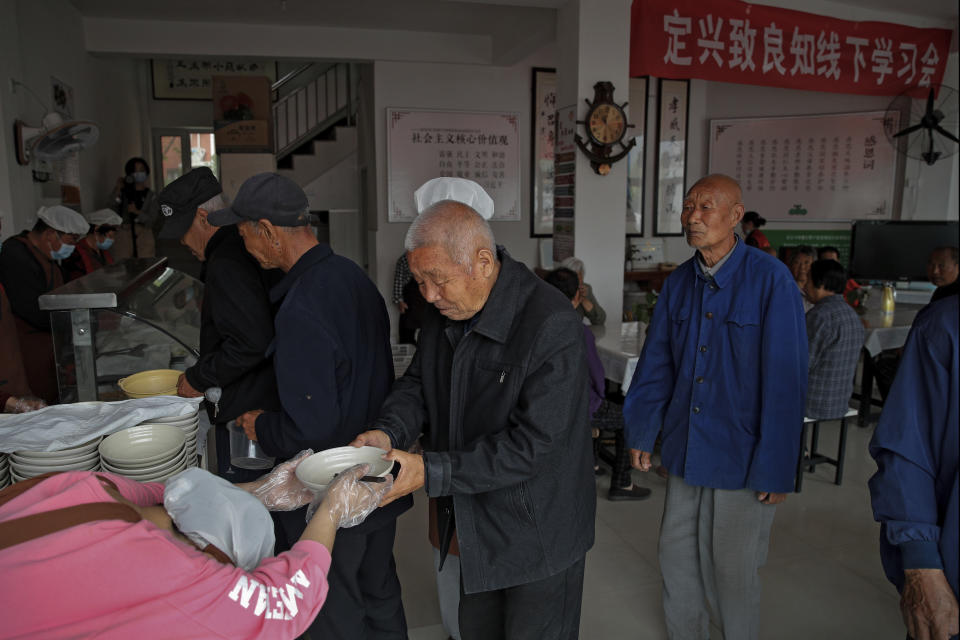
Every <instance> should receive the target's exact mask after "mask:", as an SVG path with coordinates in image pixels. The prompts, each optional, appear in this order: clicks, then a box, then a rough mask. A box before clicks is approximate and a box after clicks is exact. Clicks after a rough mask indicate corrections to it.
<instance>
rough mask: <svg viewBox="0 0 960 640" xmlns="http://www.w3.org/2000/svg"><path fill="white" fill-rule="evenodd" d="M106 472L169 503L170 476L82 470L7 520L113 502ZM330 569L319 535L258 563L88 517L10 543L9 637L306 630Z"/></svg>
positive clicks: (6, 583) (44, 485)
mask: <svg viewBox="0 0 960 640" xmlns="http://www.w3.org/2000/svg"><path fill="white" fill-rule="evenodd" d="M97 475H102V476H104V477H107V478H110V479H111V480H112V481H113V482H114V483H115V484H116V485H117V488H118V489H119V491H120V493H121V494H122V495H123V496H124V497H125V498H126V499H128V500H130V501H131V502H133V503H134V504H137V505H139V506H148V505H156V504H162V503H163V485H162V484H159V483H148V484H140V483H138V482H135V481H133V480H129V479H127V478H124V477H121V476H116V475H113V474H110V473H102V474H97V473H93V472H89V471H73V472H67V473H61V474H59V475H56V476H53V477H50V478H48V479H46V480H44V481H42V482H40V483H39V484H38V485H37V486H35V487H34V488H32V489H30V490H29V491H27V492H25V493H23V494H22V495H20V496H18V497H16V498H14V499H13V500H11V501H10V502H8V503H7V504H5V505H3V506H2V507H0V522H3V521H7V520H12V519H15V518H19V517H22V516H26V515H30V514H33V513H40V512H43V511H49V510H53V509H60V508H63V507H68V506H72V505H77V504H83V503H89V502H109V501H113V498H111V497H110V495H109V494H108V493H107V492H106V491H105V490H104V489H103V486H102V485H101V483H100V481H99V480H98V479H97V477H96V476H97ZM329 569H330V552H329V550H327V548H326V547H324V546H323V545H321V544H319V543H316V542H312V541H302V542H298V543H297V544H295V545H294V546H293V549H291V550H290V551H287V552H285V553H281V554H280V555H278V556H276V557H271V558H268V559H266V560H264V561H263V562H261V563H260V565H259V566H258V567H257V568H256V569H255V570H254V571H252V572H250V573H248V572H246V571H243V570H242V569H239V568H236V567H233V566H230V565H225V564H222V563H220V562H218V561H217V560H215V559H213V558H212V557H210V556H208V555H206V554H204V553H202V552H200V551H199V550H197V549H196V548H195V547H193V546H191V545H189V544H186V543H183V542H180V541H179V540H177V539H175V538H174V537H173V536H172V535H171V534H170V533H169V532H167V531H164V530H162V529H160V528H158V527H157V526H156V525H154V524H153V523H151V522H148V521H146V520H142V521H140V522H137V523H134V524H131V523H128V522H123V521H120V520H109V521H107V520H104V521H98V522H91V523H88V524H81V525H77V526H74V527H71V528H69V529H65V530H63V531H59V532H57V533H53V534H50V535H47V536H44V537H42V538H38V539H34V540H31V541H28V542H24V543H21V544H18V545H14V546H12V547H9V548H7V549H4V550H2V551H0V575H2V576H3V579H2V580H0V621H2V622H0V638H27V637H29V638H78V637H88V636H96V637H97V638H124V639H126V638H177V639H178V640H181V639H186V638H230V639H232V640H236V639H239V638H270V639H271V640H276V639H281V638H295V637H296V636H298V635H300V634H301V633H303V632H304V631H305V630H306V629H307V627H308V626H309V625H310V623H311V622H312V621H313V619H314V617H315V616H316V615H317V613H318V612H319V611H320V608H321V606H322V605H323V602H324V600H325V599H326V596H327V578H326V576H327V572H328V571H329Z"/></svg>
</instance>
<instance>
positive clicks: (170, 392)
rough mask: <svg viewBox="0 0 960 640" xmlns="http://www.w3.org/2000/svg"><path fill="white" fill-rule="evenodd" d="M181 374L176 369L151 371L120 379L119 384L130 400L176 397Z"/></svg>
mask: <svg viewBox="0 0 960 640" xmlns="http://www.w3.org/2000/svg"><path fill="white" fill-rule="evenodd" d="M181 373H183V372H182V371H177V370H176V369H151V370H149V371H141V372H140V373H135V374H133V375H132V376H128V377H126V378H120V379H119V380H118V381H117V384H118V385H120V390H121V391H123V393H124V394H125V395H126V396H127V397H128V398H150V397H153V396H175V395H177V380H179V379H180V374H181Z"/></svg>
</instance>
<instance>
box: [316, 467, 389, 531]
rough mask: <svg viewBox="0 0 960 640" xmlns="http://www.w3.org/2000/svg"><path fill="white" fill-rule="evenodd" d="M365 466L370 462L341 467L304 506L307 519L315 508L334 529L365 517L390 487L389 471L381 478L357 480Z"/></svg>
mask: <svg viewBox="0 0 960 640" xmlns="http://www.w3.org/2000/svg"><path fill="white" fill-rule="evenodd" d="M369 470H370V465H368V464H358V465H356V466H353V467H350V468H349V469H346V470H344V471H341V472H340V474H339V475H338V476H337V477H336V478H334V480H333V482H331V483H330V484H329V486H327V490H326V492H325V493H322V494H319V495H318V496H317V498H318V500H317V501H315V502H314V503H313V504H311V505H310V508H309V509H307V521H309V520H310V518H311V517H313V514H314V512H315V511H316V510H317V509H318V508H319V509H320V510H321V511H325V512H326V513H328V514H329V517H330V519H331V520H332V521H333V524H334V526H335V527H337V528H338V529H339V528H345V529H346V528H349V527H355V526H357V525H358V524H360V523H361V522H363V521H364V520H366V519H367V516H369V515H370V514H371V513H373V510H374V509H376V508H377V507H378V506H380V500H382V499H383V496H385V495H386V494H387V492H388V491H390V489H391V488H392V487H393V476H389V475H388V476H386V477H385V478H384V481H383V482H366V481H362V480H360V478H362V477H363V476H364V475H366V473H367V472H368V471H369ZM320 499H322V502H320Z"/></svg>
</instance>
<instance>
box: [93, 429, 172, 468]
mask: <svg viewBox="0 0 960 640" xmlns="http://www.w3.org/2000/svg"><path fill="white" fill-rule="evenodd" d="M186 440H187V437H186V435H185V434H184V433H183V430H182V429H179V428H177V427H171V426H170V425H166V424H157V425H152V426H149V427H130V428H129V429H124V430H123V431H118V432H117V433H114V434H113V435H109V436H107V437H106V438H104V440H103V442H101V443H100V456H101V457H102V458H103V459H104V460H106V461H108V462H110V463H111V464H113V465H117V464H120V465H132V464H137V465H139V464H149V463H156V462H161V461H163V460H167V459H169V458H170V454H171V453H175V452H177V451H179V450H180V449H181V448H183V445H184V443H185V442H186Z"/></svg>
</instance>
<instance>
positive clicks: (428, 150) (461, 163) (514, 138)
mask: <svg viewBox="0 0 960 640" xmlns="http://www.w3.org/2000/svg"><path fill="white" fill-rule="evenodd" d="M448 176H449V177H457V178H467V179H468V180H473V181H474V182H476V183H478V184H479V185H480V186H482V187H483V188H484V189H485V190H486V191H487V193H488V194H490V197H491V198H493V204H494V214H493V219H494V220H519V219H520V122H519V116H518V114H517V113H515V112H483V111H428V110H423V109H395V108H388V109H387V207H388V209H387V210H388V219H389V221H390V222H409V221H411V220H413V219H414V218H415V217H416V216H417V207H416V204H415V203H414V200H413V193H414V191H416V190H417V188H418V187H420V185H422V184H423V183H424V182H426V181H427V180H431V179H433V178H441V177H448Z"/></svg>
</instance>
